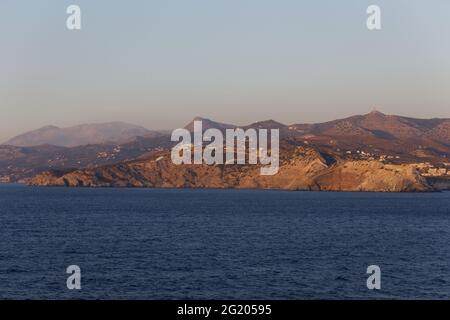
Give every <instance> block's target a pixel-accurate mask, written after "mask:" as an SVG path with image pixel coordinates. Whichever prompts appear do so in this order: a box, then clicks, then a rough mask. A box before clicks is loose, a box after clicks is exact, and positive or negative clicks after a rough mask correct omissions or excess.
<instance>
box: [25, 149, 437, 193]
mask: <svg viewBox="0 0 450 320" xmlns="http://www.w3.org/2000/svg"><path fill="white" fill-rule="evenodd" d="M259 169H260V167H259V166H257V165H213V166H208V165H180V166H176V165H174V164H173V163H172V161H171V158H170V152H168V151H164V152H160V153H158V154H155V155H153V156H152V157H151V158H150V159H146V160H137V161H130V162H124V163H120V164H116V165H108V166H101V167H97V168H91V169H83V170H74V171H70V172H61V171H46V172H44V173H42V174H39V175H37V176H36V177H34V178H33V179H32V180H31V182H30V184H31V185H34V186H69V187H149V188H250V189H284V190H317V191H319V190H323V191H381V192H403V191H432V190H434V189H435V188H434V187H433V186H432V185H431V184H430V183H428V181H427V180H426V179H425V178H423V177H422V176H420V175H419V173H418V172H417V171H416V169H415V168H414V166H412V165H408V164H401V165H394V164H383V163H382V162H379V161H370V160H343V159H339V158H333V157H332V156H330V155H325V154H322V153H320V152H319V151H317V150H316V149H314V148H305V147H295V148H291V149H290V150H288V151H285V152H284V153H283V157H282V158H281V159H280V170H279V172H278V173H277V174H276V175H274V176H261V175H260V170H259Z"/></svg>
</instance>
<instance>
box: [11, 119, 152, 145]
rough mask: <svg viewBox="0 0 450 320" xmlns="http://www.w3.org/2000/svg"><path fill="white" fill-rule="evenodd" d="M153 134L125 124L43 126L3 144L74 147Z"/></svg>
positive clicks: (114, 141)
mask: <svg viewBox="0 0 450 320" xmlns="http://www.w3.org/2000/svg"><path fill="white" fill-rule="evenodd" d="M153 134H156V132H154V131H150V130H148V129H146V128H144V127H141V126H137V125H134V124H129V123H125V122H108V123H95V124H81V125H77V126H73V127H68V128H58V127H56V126H45V127H42V128H40V129H37V130H33V131H29V132H26V133H24V134H21V135H18V136H16V137H14V138H12V139H10V140H8V141H7V142H6V143H5V144H6V145H11V146H17V147H31V146H38V145H54V146H61V147H75V146H81V145H89V144H104V143H124V142H127V141H129V140H131V139H133V138H135V137H138V136H149V135H153Z"/></svg>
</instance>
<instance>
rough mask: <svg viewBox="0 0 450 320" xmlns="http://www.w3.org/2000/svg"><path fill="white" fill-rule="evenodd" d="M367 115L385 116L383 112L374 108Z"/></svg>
mask: <svg viewBox="0 0 450 320" xmlns="http://www.w3.org/2000/svg"><path fill="white" fill-rule="evenodd" d="M368 115H370V116H385V114H384V113H383V112H381V111H378V110H377V109H376V108H374V109H373V110H372V111H371V112H370V113H369V114H368Z"/></svg>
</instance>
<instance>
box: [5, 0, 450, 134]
mask: <svg viewBox="0 0 450 320" xmlns="http://www.w3.org/2000/svg"><path fill="white" fill-rule="evenodd" d="M70 4H78V5H79V6H81V9H82V30H81V31H76V32H73V31H69V30H67V29H66V25H65V21H66V18H67V14H66V12H65V11H66V8H67V6H68V5H70ZM370 4H378V5H380V6H381V8H382V24H383V25H382V26H383V30H381V31H375V32H373V31H372V32H371V31H368V30H367V28H366V17H367V15H366V8H367V6H368V5H370ZM449 17H450V1H448V0H433V1H425V0H395V1H393V0H389V1H381V0H372V1H366V0H342V1H336V0H327V1H326V0H310V1H301V0H270V1H269V0H177V1H173V0H160V1H152V0H142V1H138V0H132V1H124V0H120V1H119V0H116V1H114V0H95V1H92V0H72V1H65V0H53V1H51V0H34V1H30V0H26V1H25V0H1V2H0V115H1V117H0V140H5V139H6V138H8V137H10V136H12V135H15V134H17V133H21V132H23V131H25V130H29V129H36V128H39V127H41V126H43V125H48V124H54V125H58V126H68V125H74V124H79V123H84V122H105V121H113V120H123V121H127V122H132V123H136V124H140V125H144V126H146V127H148V128H154V129H161V128H171V127H179V126H182V125H183V124H184V123H186V122H188V121H189V120H190V119H191V118H192V117H194V116H197V115H200V116H205V117H209V118H213V119H217V120H220V121H224V122H232V123H238V124H245V123H248V122H253V121H256V120H263V119H269V118H273V119H276V120H279V121H281V122H285V123H301V122H317V121H326V120H331V119H334V118H338V117H345V116H349V115H353V114H362V113H366V112H369V111H370V110H371V109H372V108H373V107H377V108H378V109H380V110H381V111H383V112H385V113H389V114H401V115H407V116H414V117H425V118H431V117H450V90H449V89H450V58H449V57H450V41H449V39H450V20H449Z"/></svg>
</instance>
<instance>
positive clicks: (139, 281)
mask: <svg viewBox="0 0 450 320" xmlns="http://www.w3.org/2000/svg"><path fill="white" fill-rule="evenodd" d="M69 265H78V266H80V268H81V286H82V288H81V290H80V291H76V290H68V289H67V287H66V279H67V277H68V276H69V275H68V274H66V268H67V267H68V266H69ZM369 265H378V266H380V268H381V290H374V291H373V290H368V289H367V286H366V280H367V277H368V276H369V275H367V274H366V269H367V267H368V266H369ZM0 298H1V299H358V298H364V299H385V298H395V299H400V298H404V299H417V298H423V299H444V298H446V299H448V298H450V193H449V192H444V193H428V194H427V193H403V194H400V193H385V194H381V193H320V192H286V191H250V190H161V189H155V190H153V189H65V188H33V187H26V186H18V185H4V186H0Z"/></svg>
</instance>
